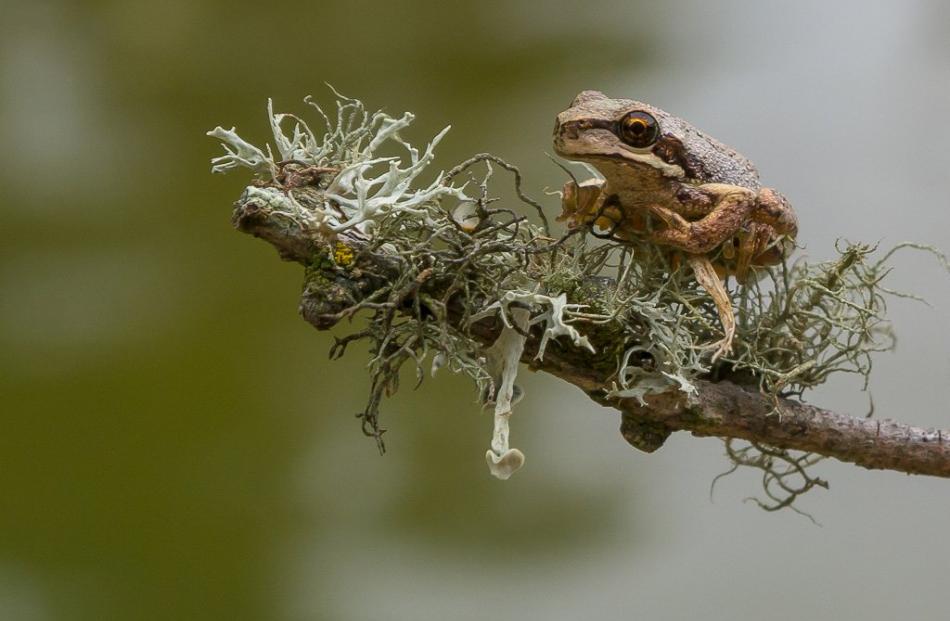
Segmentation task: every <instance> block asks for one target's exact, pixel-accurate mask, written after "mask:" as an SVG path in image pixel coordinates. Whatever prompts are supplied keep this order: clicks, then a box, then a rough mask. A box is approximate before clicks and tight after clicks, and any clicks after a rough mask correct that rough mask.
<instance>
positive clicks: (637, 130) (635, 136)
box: [620, 110, 660, 149]
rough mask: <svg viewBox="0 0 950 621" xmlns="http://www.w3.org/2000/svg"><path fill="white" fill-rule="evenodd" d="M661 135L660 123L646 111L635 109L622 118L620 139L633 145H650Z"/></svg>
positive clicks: (640, 147)
mask: <svg viewBox="0 0 950 621" xmlns="http://www.w3.org/2000/svg"><path fill="white" fill-rule="evenodd" d="M659 136H660V125H659V124H658V123H657V122H656V119H655V118H653V116H652V115H650V114H647V113H646V112H641V111H639V110H634V111H633V112H630V113H628V114H627V115H626V116H625V117H623V118H622V119H621V120H620V139H621V140H623V141H624V142H626V143H627V144H628V145H630V146H631V147H636V148H637V149H643V148H645V147H649V146H650V145H651V144H653V143H654V142H656V139H657V138H658V137H659Z"/></svg>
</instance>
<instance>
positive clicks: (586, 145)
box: [554, 134, 685, 179]
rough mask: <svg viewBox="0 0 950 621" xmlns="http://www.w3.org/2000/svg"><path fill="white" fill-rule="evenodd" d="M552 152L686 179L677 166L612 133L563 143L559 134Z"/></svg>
mask: <svg viewBox="0 0 950 621" xmlns="http://www.w3.org/2000/svg"><path fill="white" fill-rule="evenodd" d="M554 152H555V153H556V154H558V155H559V156H561V157H563V158H564V159H568V160H574V161H580V162H588V163H591V164H594V165H596V164H597V162H611V163H613V164H615V165H621V166H628V167H649V168H651V169H654V170H656V171H657V172H659V173H660V174H661V175H663V176H664V177H669V178H671V179H682V178H683V177H684V176H685V172H684V171H683V168H682V167H681V166H679V165H678V164H670V163H669V162H667V161H665V160H663V159H662V158H660V157H659V156H658V155H656V154H655V153H653V152H652V151H651V150H650V149H643V150H635V149H633V148H631V147H628V146H626V145H624V144H623V143H622V142H620V141H619V140H617V139H616V136H614V135H613V134H610V136H609V137H608V136H604V139H602V140H594V141H591V140H565V139H564V137H563V135H560V134H559V135H558V136H557V137H556V138H555V140H554Z"/></svg>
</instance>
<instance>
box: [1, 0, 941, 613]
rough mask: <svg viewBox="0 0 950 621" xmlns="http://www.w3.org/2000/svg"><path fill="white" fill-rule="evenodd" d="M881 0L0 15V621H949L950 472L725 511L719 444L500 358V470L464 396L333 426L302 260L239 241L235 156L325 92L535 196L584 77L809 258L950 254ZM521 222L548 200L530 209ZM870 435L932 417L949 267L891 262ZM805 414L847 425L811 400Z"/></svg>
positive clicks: (838, 385) (354, 387) (930, 152)
mask: <svg viewBox="0 0 950 621" xmlns="http://www.w3.org/2000/svg"><path fill="white" fill-rule="evenodd" d="M948 6H950V5H948V4H947V3H945V2H941V1H940V0H932V1H929V2H926V1H907V0H901V1H896V0H895V1H893V2H881V1H877V2H858V1H850V2H834V3H829V2H818V1H807V2H795V3H786V2H751V1H750V2H716V3H710V2H702V1H699V0H696V1H686V2H663V3H660V2H655V3H649V2H633V1H623V2H620V1H617V2H596V1H592V2H585V3H580V2H566V1H559V2H547V3H541V2H530V1H526V0H509V1H507V2H498V3H495V2H480V3H470V2H469V3H452V2H435V1H432V2H426V1H417V2H360V1H354V0H348V1H333V2H328V1H319V2H303V1H301V2H284V3H272V4H267V3H261V2H246V1H240V2H238V1H234V0H229V1H227V2H224V1H220V0H215V1H207V2H195V1H193V0H166V1H164V2H145V1H140V0H113V1H105V0H103V1H98V2H95V1H87V2H71V1H67V0H60V1H56V0H22V1H18V0H12V2H11V0H5V1H4V2H3V3H2V4H0V187H2V199H0V215H2V219H0V619H4V620H10V621H21V620H23V621H47V620H60V619H63V620H66V619H69V620H73V619H76V620H86V619H90V620H91V619H97V620H98V619H122V620H129V619H136V620H137V619H143V620H146V619H148V620H150V619H176V620H191V619H195V620H198V619H201V620H209V619H227V620H243V619H248V620H294V621H296V620H304V619H306V620H310V619H317V620H323V619H327V620H337V619H340V620H363V619H366V620H370V619H393V620H402V619H405V620H409V619H413V620H417V619H439V620H441V619H462V620H465V619H486V618H492V619H511V618H521V619H579V618H597V619H601V618H603V619H621V618H645V619H695V618H703V619H707V620H710V621H711V620H715V619H745V618H769V619H801V618H808V619H816V620H817V619H862V620H865V621H870V620H878V619H880V620H891V619H895V618H906V619H942V618H946V593H947V589H948V587H950V539H948V538H947V537H946V529H947V524H948V512H950V483H948V482H947V481H943V480H937V479H928V478H919V477H908V476H903V475H898V474H895V473H886V472H885V473H882V472H868V471H864V470H861V469H857V468H854V467H852V466H847V465H842V464H838V463H833V462H826V463H823V464H821V465H820V466H819V468H818V471H819V472H820V473H821V474H822V475H823V476H824V477H825V478H827V479H829V480H830V481H831V490H830V491H827V492H826V491H823V490H818V491H815V492H813V493H811V494H810V495H808V496H806V497H804V498H803V499H801V501H800V505H801V507H802V508H803V509H805V510H807V511H809V512H810V513H811V514H812V515H814V516H815V518H816V519H817V520H818V521H819V522H821V524H822V526H821V527H817V526H815V525H813V524H812V523H811V522H810V521H809V520H807V519H805V518H802V517H801V516H798V515H795V514H794V513H791V512H784V513H779V514H767V513H765V512H762V511H759V510H758V509H756V508H755V507H754V506H752V505H751V504H748V503H743V498H745V497H746V496H748V495H750V494H753V493H755V492H756V491H757V490H758V480H757V477H756V476H755V475H754V474H751V473H738V474H736V475H734V476H733V477H731V478H729V479H727V480H725V481H723V482H722V483H721V484H720V485H719V487H718V489H717V493H716V495H715V498H714V501H713V502H711V501H710V498H709V494H708V488H709V484H710V482H711V480H712V478H713V477H714V475H715V474H717V473H718V472H720V471H722V470H724V469H725V468H726V466H727V462H726V459H725V457H724V456H723V451H722V445H721V443H720V442H719V441H717V440H714V439H702V440H701V439H695V438H690V437H686V436H681V435H677V436H674V437H673V438H672V439H671V441H670V442H669V443H668V444H667V445H666V446H665V447H664V448H663V449H662V450H661V451H659V452H658V453H656V454H654V455H645V454H641V453H638V452H636V451H634V450H632V449H631V448H630V447H629V446H627V445H626V444H625V443H624V442H623V440H622V439H621V438H620V436H619V434H618V432H617V427H618V420H617V416H616V415H615V413H614V412H612V411H610V410H606V409H602V408H599V407H597V406H595V405H594V404H592V403H591V402H590V401H588V400H587V399H586V398H585V397H584V396H583V395H582V394H580V393H579V392H578V391H576V390H573V389H571V388H570V387H567V386H564V385H561V384H559V383H558V382H556V381H554V380H552V379H551V378H548V377H543V376H533V375H531V374H530V373H526V374H525V376H523V378H522V379H523V382H524V384H525V387H526V389H527V391H528V396H527V398H526V399H525V400H524V401H523V402H522V404H521V406H520V407H519V411H518V412H517V414H516V416H515V418H514V419H513V434H514V435H513V438H514V443H515V445H516V446H519V447H520V448H522V449H523V450H524V451H525V453H526V454H527V456H528V463H527V466H526V467H525V469H524V470H522V471H521V472H519V473H518V474H517V475H516V476H515V477H514V478H513V479H511V480H510V481H508V482H504V483H503V482H499V481H496V480H493V479H491V478H490V477H489V475H488V473H487V470H486V467H485V464H484V458H483V456H484V451H485V448H486V446H487V443H488V440H489V435H490V428H491V420H490V418H489V417H488V416H486V415H485V414H483V413H481V412H480V410H479V409H478V407H477V406H476V405H475V404H474V396H475V395H474V391H473V390H472V389H471V387H470V386H469V385H468V384H467V383H466V382H465V381H463V380H462V379H460V378H455V377H450V376H442V377H439V378H437V379H436V380H434V381H427V382H426V383H425V384H424V386H423V387H422V388H421V389H420V390H418V391H416V392H412V391H411V390H404V391H403V392H402V393H400V394H399V395H398V396H397V397H396V398H394V399H392V400H390V401H388V402H387V403H386V404H385V409H384V412H385V425H386V426H387V427H388V428H389V429H390V431H389V433H388V434H387V439H388V443H389V448H390V451H389V453H388V454H387V455H386V456H385V457H379V456H378V455H377V454H376V449H375V447H374V445H373V443H372V441H370V440H368V439H366V438H364V437H363V436H362V434H361V433H360V431H359V427H358V423H357V421H356V420H355V419H354V418H353V414H354V413H355V412H357V411H358V410H360V409H361V408H362V406H363V403H364V399H365V396H366V394H367V389H368V380H367V376H366V373H365V370H364V368H363V364H364V360H365V358H364V357H362V355H361V354H362V353H364V352H360V351H354V352H352V353H351V354H350V355H348V356H347V358H345V359H344V360H343V361H341V362H334V363H330V362H328V361H327V350H328V347H329V345H330V343H331V340H332V339H331V336H330V335H329V334H323V333H318V332H316V331H314V330H313V329H312V328H310V327H309V326H308V325H307V324H305V323H304V322H303V321H302V320H300V319H299V318H298V316H297V313H296V306H297V299H298V293H299V287H300V281H301V269H300V267H299V266H296V265H291V264H285V263H281V262H280V261H278V260H277V257H276V254H275V253H274V251H273V250H272V249H271V248H270V247H269V246H267V245H266V244H264V243H262V242H259V241H256V240H253V239H251V238H249V237H246V236H243V235H239V234H236V233H235V232H234V231H233V230H232V229H231V228H230V225H229V214H230V206H231V203H232V201H234V200H235V199H236V198H237V196H238V193H239V192H240V190H241V188H242V187H243V185H244V184H245V182H246V181H247V177H246V176H244V175H243V174H241V173H235V174H231V175H228V176H225V177H216V176H212V175H210V174H209V164H208V160H209V158H210V157H212V156H213V155H217V154H218V153H219V149H220V147H219V146H218V145H217V144H216V143H215V142H214V141H212V140H211V139H209V138H207V137H205V136H204V132H205V131H207V130H208V129H210V128H212V127H214V126H215V125H218V124H221V125H224V126H226V127H229V126H231V125H237V127H238V129H239V131H240V132H241V133H242V135H244V136H245V137H247V138H249V139H252V140H253V141H256V142H263V141H264V140H266V139H267V126H266V118H265V113H264V106H265V102H266V99H267V97H273V98H274V100H275V102H276V106H277V108H278V109H280V110H284V111H297V112H303V113H305V114H306V113H307V108H306V107H305V106H304V105H303V104H302V102H301V99H302V98H303V97H304V96H305V95H307V94H313V95H314V96H315V97H316V98H317V99H318V100H320V101H323V102H325V103H330V102H332V97H331V95H330V93H329V92H328V90H327V89H326V87H325V86H324V82H330V83H332V84H333V85H334V86H335V87H337V88H338V89H340V90H341V91H342V92H344V93H346V94H349V95H352V96H356V97H360V98H362V99H363V100H364V101H366V102H367V104H368V105H370V106H372V107H385V108H386V109H387V110H389V111H391V112H394V113H400V112H402V111H404V110H411V111H413V112H415V113H416V114H417V117H418V121H417V123H416V125H415V127H414V128H413V129H412V130H411V131H410V132H409V134H408V135H409V137H410V138H411V139H413V140H414V141H416V142H423V141H425V140H427V139H428V138H429V137H431V136H432V135H433V134H434V133H435V132H436V131H438V130H439V129H441V128H442V127H443V126H444V125H446V124H449V123H451V124H452V125H453V130H452V132H451V133H450V134H449V136H448V138H447V139H446V140H445V141H444V142H443V145H442V147H441V149H440V151H439V157H440V160H439V162H440V163H441V164H442V166H443V167H445V168H448V167H449V166H451V165H452V164H454V163H455V162H456V161H458V160H460V159H462V158H464V157H466V156H468V155H470V154H472V153H475V152H481V151H491V152H493V153H496V154H498V155H501V156H503V157H505V158H507V159H509V160H510V161H513V162H515V163H517V164H519V165H520V166H521V167H522V168H523V169H524V171H525V173H526V175H527V179H528V186H529V190H530V191H531V192H532V193H533V194H535V195H536V196H541V195H542V194H541V193H542V190H543V189H544V188H545V187H559V186H560V184H561V183H562V181H563V174H562V173H561V172H560V171H559V170H558V169H557V168H556V167H555V166H553V164H551V162H550V161H549V160H548V159H547V157H545V155H544V153H545V152H546V151H548V150H549V149H550V147H549V144H548V142H549V139H550V132H551V127H552V123H553V118H554V115H555V114H556V113H557V112H558V111H560V110H561V109H563V108H564V107H565V106H566V105H567V103H568V102H569V101H570V100H571V98H572V97H573V95H574V94H575V93H576V92H577V91H579V90H582V89H586V88H598V89H600V90H604V91H606V92H607V93H610V94H613V95H615V96H626V97H633V98H637V99H642V100H645V101H649V102H652V103H654V104H656V105H659V106H661V107H663V108H665V109H668V110H670V111H672V112H674V113H676V114H678V115H680V116H683V117H685V118H687V119H689V120H691V121H692V122H693V123H695V124H696V125H697V126H699V127H701V128H703V129H705V130H707V131H708V132H709V133H711V134H712V135H714V136H717V137H719V138H721V139H722V140H724V141H725V142H727V143H729V144H732V145H734V146H736V147H737V148H739V149H740V150H741V151H742V152H744V153H746V154H747V155H749V156H750V157H751V158H752V159H753V160H754V161H755V162H757V164H758V166H759V168H760V170H761V171H762V173H763V177H764V180H765V182H766V183H767V184H769V185H773V186H775V187H777V188H779V189H780V190H781V191H782V192H783V193H785V194H786V195H787V196H789V197H790V198H791V200H792V201H793V203H794V205H795V206H796V208H797V210H798V213H799V215H800V219H801V231H802V233H801V236H800V241H801V242H802V243H804V245H805V246H806V247H807V250H806V251H805V252H806V253H807V254H808V255H810V256H811V257H812V258H815V259H822V258H827V257H829V256H831V253H832V248H833V244H834V241H835V239H836V238H838V237H847V238H850V239H855V240H865V241H871V242H875V241H878V240H880V241H881V242H882V243H883V244H884V245H888V244H893V243H896V242H898V241H902V240H905V239H910V240H917V241H922V242H927V243H931V244H936V245H938V246H940V247H942V248H945V249H950V202H948V199H947V195H946V188H947V171H948V167H950V153H948V150H947V145H948V144H950V121H948V117H947V111H948V109H950V9H948ZM555 202H556V201H554V199H551V202H550V205H551V210H552V211H555V210H556V209H557V206H556V205H555ZM891 284H892V285H893V286H894V287H896V288H900V289H904V290H910V291H914V292H918V293H923V294H925V295H926V296H927V297H928V299H929V300H930V302H931V304H932V306H930V307H928V306H925V305H921V304H916V303H912V302H907V301H895V302H894V303H893V304H892V305H891V316H892V317H893V320H894V322H895V327H896V329H897V332H898V335H899V338H900V341H899V346H898V349H897V351H896V352H894V353H892V354H887V355H882V356H880V358H879V359H878V363H877V367H876V371H875V374H874V381H873V384H872V394H873V397H874V403H875V407H876V413H877V415H879V416H891V417H895V418H898V419H901V420H904V421H906V422H910V423H914V424H918V425H925V426H931V425H942V426H944V427H947V426H948V425H950V413H948V412H947V408H946V391H947V385H948V383H950V355H948V353H947V352H948V347H950V335H948V334H947V333H946V331H945V327H946V319H947V317H948V309H950V276H948V275H947V274H946V273H945V272H944V271H943V270H942V268H941V267H940V266H939V265H938V264H937V263H936V262H935V261H933V260H931V259H929V258H927V257H924V256H922V255H915V254H913V253H907V254H904V255H901V256H900V257H899V258H898V259H897V261H896V270H895V272H894V273H893V274H892V276H891ZM812 399H813V401H815V402H817V403H821V404H823V405H826V406H830V407H835V408H839V409H842V410H844V411H848V412H851V413H854V414H858V415H860V414H862V413H864V412H866V411H867V409H868V407H869V399H868V395H867V394H866V393H862V392H860V391H859V386H858V384H857V383H856V382H854V381H852V380H850V379H849V378H837V379H836V380H835V381H834V382H833V385H830V386H828V387H827V388H825V389H822V390H821V391H820V392H817V393H815V394H814V395H813V397H812Z"/></svg>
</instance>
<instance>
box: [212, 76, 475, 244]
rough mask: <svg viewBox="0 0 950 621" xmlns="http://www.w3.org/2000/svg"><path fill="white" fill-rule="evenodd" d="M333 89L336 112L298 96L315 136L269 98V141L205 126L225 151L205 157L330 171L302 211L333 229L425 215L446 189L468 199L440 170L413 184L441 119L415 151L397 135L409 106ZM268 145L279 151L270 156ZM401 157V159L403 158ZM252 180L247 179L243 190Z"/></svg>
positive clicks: (270, 170) (407, 120) (216, 163)
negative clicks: (392, 106) (310, 113)
mask: <svg viewBox="0 0 950 621" xmlns="http://www.w3.org/2000/svg"><path fill="white" fill-rule="evenodd" d="M334 93H335V94H336V95H337V97H338V101H337V110H336V115H335V119H331V118H330V116H329V115H328V114H327V113H326V112H324V110H323V109H322V108H320V106H318V105H316V104H315V103H313V102H312V101H310V99H309V98H307V99H306V100H305V101H307V103H309V104H310V105H311V106H313V107H314V108H315V109H316V110H317V112H318V114H319V115H320V117H321V118H322V120H323V122H324V124H325V125H326V131H325V133H324V134H323V135H322V137H320V138H318V137H317V134H316V133H315V132H314V131H313V130H312V129H311V128H310V126H309V125H308V124H307V122H306V121H304V120H303V119H301V118H300V117H298V116H296V115H293V114H283V113H275V112H274V106H273V102H272V101H270V100H268V102H267V115H268V118H269V121H270V128H271V133H272V134H273V140H274V148H273V149H272V148H271V145H266V147H265V149H260V148H258V147H256V146H254V145H253V144H251V143H249V142H247V141H246V140H244V139H243V138H241V137H240V136H239V135H238V134H237V132H236V131H235V129H234V128H233V127H232V128H231V129H230V130H226V129H224V128H222V127H216V128H214V129H213V130H211V131H209V132H208V135H209V136H211V137H213V138H217V139H218V140H220V141H221V143H222V145H223V146H224V150H225V151H226V152H227V153H226V154H225V155H221V156H219V157H216V158H214V159H212V160H211V163H212V168H211V170H212V172H216V173H224V172H228V171H230V170H233V169H235V168H238V167H245V168H249V169H251V170H252V171H254V172H255V173H256V174H257V175H258V176H261V177H265V178H266V177H267V176H270V177H271V178H274V177H275V176H276V175H277V174H278V172H279V170H280V166H281V164H285V163H288V162H293V163H295V164H297V165H300V166H311V167H316V168H321V169H326V170H327V171H329V172H328V174H329V173H334V176H333V177H332V179H331V180H330V181H329V184H328V185H327V186H326V187H325V189H324V192H323V196H324V201H323V207H322V209H319V208H318V209H311V210H310V212H311V214H310V216H311V217H310V218H308V219H314V220H316V221H319V222H320V224H321V225H322V226H323V227H324V230H326V231H329V232H332V233H339V232H341V231H344V230H346V229H350V228H357V229H358V230H360V231H361V232H363V233H368V232H370V231H371V229H372V226H373V224H374V223H375V222H376V221H378V220H379V219H381V218H384V217H386V216H390V215H395V214H399V213H407V214H411V215H414V216H419V217H425V215H426V209H425V207H426V206H428V205H430V204H431V203H433V202H435V201H439V200H441V199H442V198H445V197H452V198H455V199H458V200H460V201H471V200H472V199H470V198H469V197H467V196H466V195H465V193H464V192H463V189H462V188H461V187H455V186H452V185H451V184H447V183H445V182H444V179H443V173H441V172H440V173H439V174H437V175H436V177H435V179H434V180H433V181H432V182H431V183H430V184H428V185H427V186H424V187H422V188H413V187H412V186H413V184H414V183H416V181H417V179H418V177H419V176H420V175H421V174H422V173H423V172H424V171H425V170H426V168H428V166H429V165H430V164H431V163H432V160H433V159H434V158H435V147H436V146H437V145H438V144H439V142H440V141H441V140H442V138H443V137H444V136H445V135H446V133H447V132H448V131H449V128H448V127H446V128H445V129H443V130H442V131H441V132H439V133H438V134H437V135H436V136H435V137H434V138H433V139H432V140H431V141H430V142H429V144H428V145H427V146H426V148H425V150H424V151H423V152H422V153H420V152H419V150H418V149H416V148H415V147H413V146H412V145H410V144H409V143H408V142H406V141H404V140H403V139H402V138H401V137H400V136H399V132H400V131H401V130H403V129H405V128H406V127H408V126H409V125H410V124H411V123H412V122H413V120H414V119H415V117H414V116H413V115H412V114H411V113H409V112H406V113H405V114H403V115H402V116H400V117H398V118H397V117H392V116H390V115H388V114H386V113H384V112H382V111H377V112H373V113H370V112H369V111H367V110H366V108H365V106H364V105H363V103H362V102H360V101H359V100H357V99H351V98H349V97H344V96H343V95H340V94H339V93H336V91H334ZM392 146H395V147H396V148H397V150H404V151H405V155H404V156H398V155H383V156H381V155H380V154H379V152H380V150H382V149H384V148H388V147H392ZM275 151H276V153H277V155H278V156H279V157H278V158H276V159H275V157H274V152H275ZM397 152H398V151H397ZM404 160H407V161H406V162H405V163H404ZM251 188H253V186H250V187H249V188H248V191H250V190H251ZM292 192H293V190H292V189H291V190H288V191H287V195H288V196H292ZM317 211H319V213H316V212H317Z"/></svg>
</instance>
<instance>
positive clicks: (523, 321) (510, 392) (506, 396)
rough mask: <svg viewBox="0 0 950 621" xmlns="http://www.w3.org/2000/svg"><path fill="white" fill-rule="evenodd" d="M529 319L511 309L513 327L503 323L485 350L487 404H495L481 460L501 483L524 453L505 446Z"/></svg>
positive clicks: (521, 461)
mask: <svg viewBox="0 0 950 621" xmlns="http://www.w3.org/2000/svg"><path fill="white" fill-rule="evenodd" d="M529 316H530V315H529V312H528V310H527V309H524V308H516V309H513V310H512V311H511V319H512V320H513V321H514V324H513V325H507V324H506V325H505V327H504V328H502V331H501V334H499V335H498V338H497V339H495V342H494V343H492V346H491V347H489V348H488V349H487V350H486V351H485V354H486V357H487V358H488V371H489V373H490V374H491V377H492V383H493V385H494V394H493V395H492V399H491V401H493V402H494V404H495V410H494V432H493V434H492V441H491V449H490V450H489V451H488V452H487V453H485V460H486V461H487V462H488V470H489V471H490V472H491V473H492V475H493V476H494V477H496V478H498V479H501V480H505V479H508V478H509V477H510V476H511V475H512V474H514V473H515V471H517V470H518V469H519V468H521V466H523V465H524V461H525V458H524V453H522V452H521V451H519V450H518V449H513V448H510V446H509V443H508V436H509V430H508V419H509V417H510V416H511V414H512V406H513V405H514V403H515V402H516V401H517V400H518V397H519V396H520V395H519V394H517V393H516V386H515V379H516V378H517V376H518V364H519V363H520V361H521V353H522V352H523V351H524V344H525V337H524V334H523V333H524V332H525V330H526V329H527V327H528V318H529ZM506 319H507V318H506ZM519 392H520V391H519Z"/></svg>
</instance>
